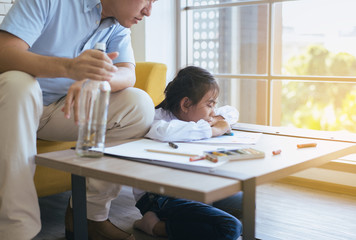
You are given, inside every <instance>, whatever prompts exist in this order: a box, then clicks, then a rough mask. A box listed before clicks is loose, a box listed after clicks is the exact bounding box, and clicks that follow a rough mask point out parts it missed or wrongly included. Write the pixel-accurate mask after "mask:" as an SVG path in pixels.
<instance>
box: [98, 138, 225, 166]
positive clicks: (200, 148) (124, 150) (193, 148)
mask: <svg viewBox="0 0 356 240" xmlns="http://www.w3.org/2000/svg"><path fill="white" fill-rule="evenodd" d="M176 144H177V145H178V146H179V147H178V148H177V149H174V148H172V147H170V146H169V145H168V143H165V142H159V141H154V140H151V139H141V140H137V141H133V142H129V143H125V144H121V145H118V146H114V147H109V148H105V150H104V153H106V154H110V155H115V156H119V157H120V156H122V157H130V158H137V159H150V160H156V161H164V162H171V163H179V164H186V165H191V166H200V167H208V168H213V167H218V166H220V165H222V164H224V163H225V162H223V161H220V162H217V163H213V162H211V161H209V160H200V161H195V162H190V161H189V157H188V156H179V155H174V154H164V153H155V152H148V151H147V149H153V150H159V151H168V152H172V153H189V154H193V155H194V154H196V155H203V152H204V151H215V150H217V149H218V148H231V145H229V146H221V145H219V146H218V147H216V146H215V147H214V146H211V145H207V144H191V143H176Z"/></svg>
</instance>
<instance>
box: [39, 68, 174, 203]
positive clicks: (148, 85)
mask: <svg viewBox="0 0 356 240" xmlns="http://www.w3.org/2000/svg"><path fill="white" fill-rule="evenodd" d="M166 73H167V66H166V65H165V64H162V63H154V62H137V63H136V83H135V87H137V88H140V89H142V90H144V91H146V92H147V93H148V94H149V95H150V97H151V98H152V100H153V103H154V104H155V105H157V104H159V103H160V102H161V101H162V100H163V99H164V93H163V92H164V88H165V87H166ZM74 146H75V142H51V141H45V140H41V139H37V152H38V153H45V152H53V151H59V150H65V149H69V148H71V147H74ZM34 182H35V186H36V190H37V194H38V196H39V197H43V196H48V195H52V194H57V193H61V192H65V191H68V190H70V189H71V178H70V174H69V173H65V172H62V171H58V170H54V169H51V168H46V167H42V166H37V167H36V172H35V177H34Z"/></svg>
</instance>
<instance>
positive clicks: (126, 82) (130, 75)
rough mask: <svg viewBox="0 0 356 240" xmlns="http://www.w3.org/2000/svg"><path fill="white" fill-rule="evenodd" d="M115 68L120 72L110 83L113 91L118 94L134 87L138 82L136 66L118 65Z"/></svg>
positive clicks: (129, 64) (128, 64)
mask: <svg viewBox="0 0 356 240" xmlns="http://www.w3.org/2000/svg"><path fill="white" fill-rule="evenodd" d="M115 66H116V67H117V68H118V70H117V71H116V72H115V73H114V74H113V78H112V79H111V81H110V82H109V83H110V86H111V91H112V92H116V91H119V90H122V89H125V88H127V87H133V86H134V85H135V82H136V75H135V66H134V65H133V64H132V63H117V64H115Z"/></svg>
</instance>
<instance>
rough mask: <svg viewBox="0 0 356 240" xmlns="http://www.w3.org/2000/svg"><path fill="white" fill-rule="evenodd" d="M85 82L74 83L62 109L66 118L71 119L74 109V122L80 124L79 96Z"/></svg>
mask: <svg viewBox="0 0 356 240" xmlns="http://www.w3.org/2000/svg"><path fill="white" fill-rule="evenodd" d="M84 82H85V80H82V81H77V82H74V83H73V84H72V85H71V86H70V88H69V89H68V93H67V97H66V102H65V104H64V107H63V108H62V112H64V116H65V117H66V118H67V119H69V118H70V114H71V109H72V108H73V112H74V121H75V123H76V124H78V121H79V96H80V90H81V89H82V86H83V83H84Z"/></svg>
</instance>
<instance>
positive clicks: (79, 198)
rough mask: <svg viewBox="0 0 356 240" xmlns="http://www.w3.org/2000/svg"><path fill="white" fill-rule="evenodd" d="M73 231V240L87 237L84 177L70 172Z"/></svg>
mask: <svg viewBox="0 0 356 240" xmlns="http://www.w3.org/2000/svg"><path fill="white" fill-rule="evenodd" d="M72 200H73V202H72V203H73V231H74V239H75V240H87V239H88V224H87V204H86V203H87V199H86V185H85V177H82V176H78V175H75V174H72Z"/></svg>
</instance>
